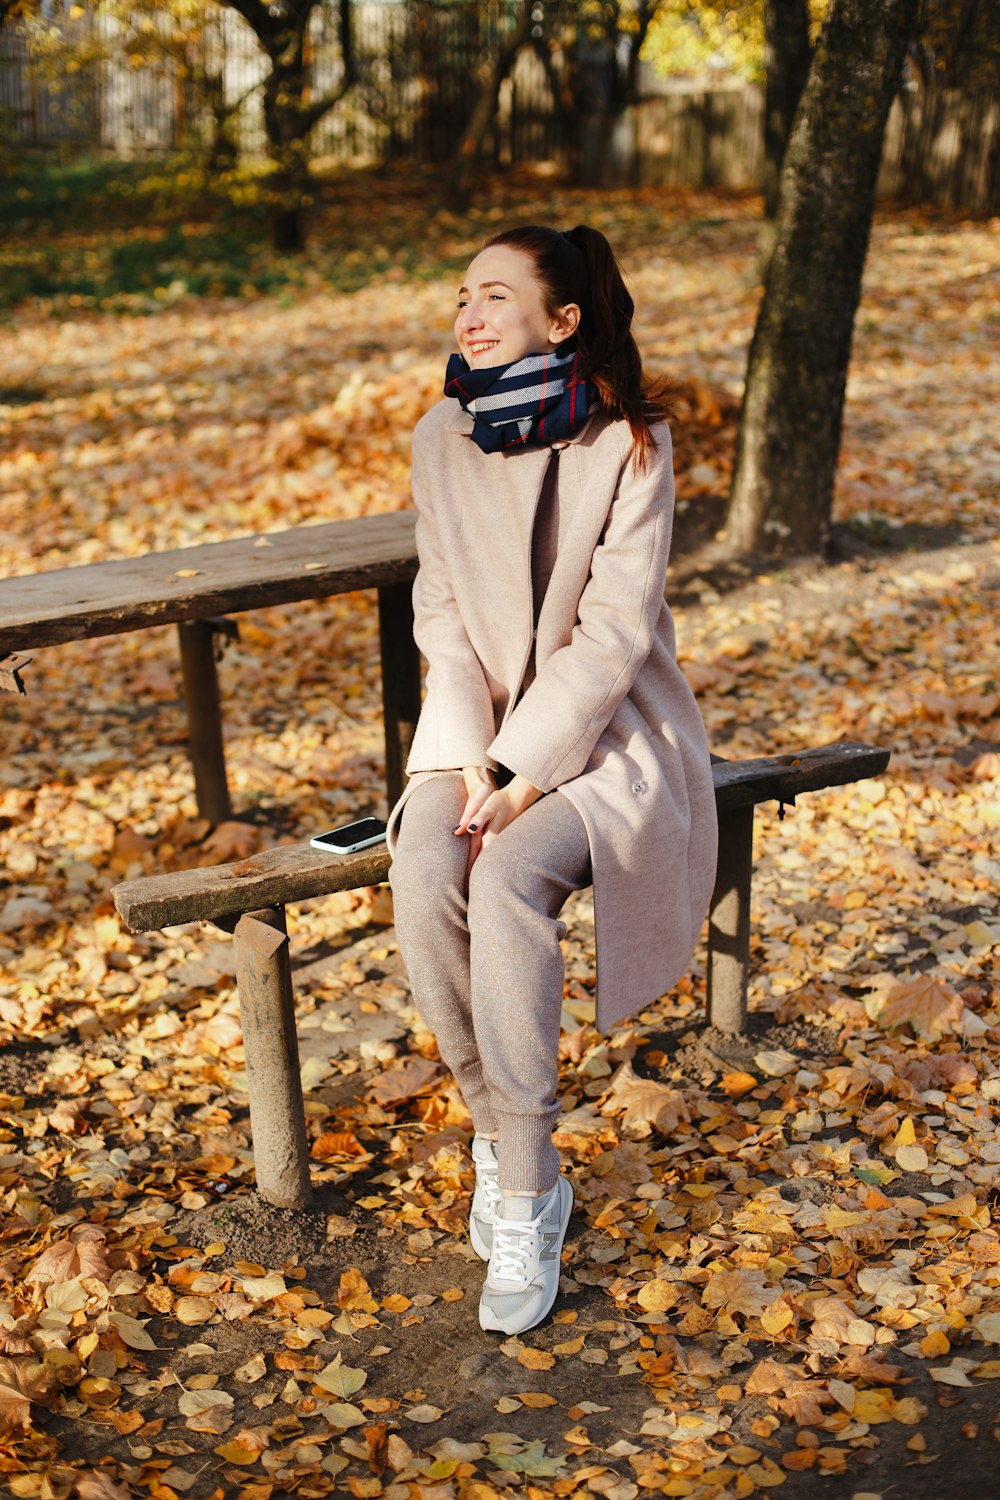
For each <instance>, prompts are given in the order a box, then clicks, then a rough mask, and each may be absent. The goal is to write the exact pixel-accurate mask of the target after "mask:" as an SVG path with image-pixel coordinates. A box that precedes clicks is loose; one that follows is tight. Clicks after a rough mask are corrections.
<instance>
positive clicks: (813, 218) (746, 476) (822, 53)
mask: <svg viewBox="0 0 1000 1500" xmlns="http://www.w3.org/2000/svg"><path fill="white" fill-rule="evenodd" d="M916 12H917V0H831V6H830V10H829V12H828V14H827V19H826V23H825V25H824V27H823V32H822V34H821V36H820V39H819V43H818V45H817V48H816V55H815V57H814V59H813V63H812V68H811V70H810V73H809V80H808V82H807V84H806V88H805V92H804V94H803V96H802V100H801V104H800V107H799V110H798V112H797V113H796V117H795V123H794V126H793V129H792V136H791V139H790V141H789V143H788V149H787V151H786V153H785V164H784V168H783V170H782V174H781V187H780V193H779V202H778V218H777V225H776V230H777V233H776V241H775V247H774V253H773V255H772V257H771V262H770V265H769V268H768V274H767V280H766V283H765V287H764V297H763V301H762V303H761V307H760V312H759V314H758V317H757V324H756V328H755V330H754V336H753V341H752V343H751V346H750V357H749V362H748V368H747V381H746V392H745V396H744V401H743V416H742V421H741V423H740V431H739V437H738V440H737V447H736V462H735V467H734V473H733V487H732V492H731V495H730V501H729V510H728V513H727V516H726V536H727V540H728V542H729V544H730V546H731V548H732V549H733V550H734V551H736V552H754V551H760V552H766V553H768V554H770V555H796V554H803V553H817V552H818V553H824V552H825V551H826V549H827V546H828V542H829V531H830V512H831V508H832V501H833V484H834V474H835V470H836V464H837V455H838V452H839V448H840V432H841V420H842V415H843V405H844V388H845V385H846V381H847V366H848V360H849V357H850V348H851V336H852V332H853V327H854V314H855V311H856V309H857V305H858V300H859V297H860V294H861V275H862V271H863V269H864V263H865V256H866V254H867V250H868V239H869V235H870V232H871V220H872V212H873V209H874V201H875V183H876V179H877V176H878V169H879V162H880V157H881V151H882V138H883V135H884V132H885V122H886V118H887V116H888V113H889V106H890V104H891V103H892V100H893V97H894V96H895V93H896V90H897V88H898V85H899V79H900V73H901V68H902V61H903V55H904V52H905V49H906V45H907V42H908V40H909V37H910V36H911V34H912V32H913V28H914V25H915V20H916Z"/></svg>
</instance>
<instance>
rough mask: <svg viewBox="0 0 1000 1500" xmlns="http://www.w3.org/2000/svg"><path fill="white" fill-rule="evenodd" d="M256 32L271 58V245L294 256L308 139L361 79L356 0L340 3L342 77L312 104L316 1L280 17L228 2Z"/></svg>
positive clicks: (237, 0) (306, 197) (300, 1)
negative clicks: (311, 35)
mask: <svg viewBox="0 0 1000 1500" xmlns="http://www.w3.org/2000/svg"><path fill="white" fill-rule="evenodd" d="M224 3H226V4H228V5H229V6H231V8H232V9H233V10H236V11H238V12H239V14H240V15H241V16H242V17H243V19H244V20H245V21H246V23H247V25H248V26H250V27H251V29H252V30H253V32H254V34H255V36H256V37H257V40H258V41H259V42H260V44H261V46H262V47H263V48H264V51H265V52H266V53H267V55H268V59H269V61H270V64H271V71H270V72H269V74H268V76H267V78H266V79H265V81H264V129H265V132H266V135H267V149H268V154H269V156H270V157H271V161H272V163H273V168H272V172H271V180H270V183H269V188H268V191H269V196H270V202H271V241H272V244H273V245H274V248H275V250H280V251H290V252H295V251H298V250H302V249H304V247H305V242H306V209H307V208H308V206H309V203H310V201H311V196H310V176H309V136H310V134H311V132H312V130H313V127H314V126H315V125H317V124H318V123H319V121H320V120H321V119H322V118H323V116H324V115H325V114H327V113H328V112H329V111H330V110H331V109H332V108H333V107H334V105H335V104H337V103H338V101H339V100H341V99H342V98H343V97H344V95H345V94H346V93H347V92H348V90H349V89H350V88H352V87H353V85H354V82H355V79H356V68H355V60H354V37H353V30H352V14H351V0H340V50H341V56H342V61H343V72H342V75H341V79H340V82H339V83H338V84H337V86H336V88H334V89H332V90H331V91H330V93H328V94H324V95H323V96H322V97H321V98H319V99H316V100H313V101H311V102H309V103H307V102H306V100H307V91H308V85H309V68H308V65H307V63H306V55H305V37H306V31H307V29H308V26H309V18H310V16H311V14H312V11H313V9H314V8H315V5H316V3H317V0H289V3H288V4H286V5H285V6H284V8H283V10H282V12H281V13H277V12H275V11H273V10H272V9H271V7H270V6H269V5H266V4H264V3H263V0H224Z"/></svg>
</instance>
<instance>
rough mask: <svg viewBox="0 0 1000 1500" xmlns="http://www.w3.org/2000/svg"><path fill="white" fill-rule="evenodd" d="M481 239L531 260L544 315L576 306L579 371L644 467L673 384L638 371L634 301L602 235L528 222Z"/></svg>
mask: <svg viewBox="0 0 1000 1500" xmlns="http://www.w3.org/2000/svg"><path fill="white" fill-rule="evenodd" d="M488 243H489V244H490V245H507V246H509V247H510V249H512V250H520V251H522V252H523V253H524V254H525V255H527V256H529V257H530V258H531V260H532V262H533V264H534V268H535V275H536V277H537V278H538V281H539V283H540V285H541V288H542V295H543V297H544V299H545V310H546V312H547V313H549V314H550V315H551V316H554V315H555V312H556V310H557V309H558V308H560V307H565V306H566V304H567V303H569V302H576V303H577V304H578V305H579V308H580V326H579V327H578V329H577V331H576V342H577V348H578V349H579V351H580V356H581V370H580V373H581V375H582V376H583V378H584V379H586V380H590V381H592V383H593V384H594V385H595V386H596V387H597V389H598V391H599V392H600V396H601V403H602V406H603V408H604V410H605V411H606V412H607V413H608V414H609V415H610V416H612V417H624V419H625V421H626V422H627V423H628V425H629V429H630V431H631V433H632V440H633V444H634V458H635V462H636V464H637V466H638V467H640V468H645V466H646V455H647V454H648V452H649V450H650V448H653V447H655V446H656V444H655V442H654V439H653V434H652V432H651V431H650V423H651V422H655V421H657V420H658V419H660V418H661V417H667V416H672V415H673V411H672V408H671V406H670V396H671V394H672V391H673V387H672V385H671V382H670V381H669V380H667V379H665V378H662V377H661V378H658V379H653V378H651V377H649V376H647V375H645V374H644V372H643V368H642V359H641V356H640V354H639V347H638V345H637V344H636V341H635V339H634V338H633V336H632V314H633V313H634V311H635V303H634V302H633V301H632V298H631V296H630V295H629V291H628V288H627V287H626V285H625V282H624V280H623V278H622V273H621V269H620V267H619V265H618V262H617V260H616V259H615V255H614V251H613V250H612V248H611V246H610V245H609V244H608V242H607V240H606V239H605V237H604V235H603V234H601V232H600V230H598V229H590V228H588V226H587V225H586V224H578V225H577V226H576V228H575V229H571V230H569V231H568V232H567V233H565V234H563V233H562V232H561V231H560V230H558V229H548V228H545V227H543V226H541V225H538V224H531V225H528V226H526V227H525V228H522V229H505V230H504V231H503V232H502V233H501V234H498V235H495V236H494V237H493V239H491V240H489V241H488Z"/></svg>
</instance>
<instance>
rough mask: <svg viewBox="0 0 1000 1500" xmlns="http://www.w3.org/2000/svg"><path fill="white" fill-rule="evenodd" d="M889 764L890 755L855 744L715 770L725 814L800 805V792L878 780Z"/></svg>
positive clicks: (718, 763) (720, 766)
mask: <svg viewBox="0 0 1000 1500" xmlns="http://www.w3.org/2000/svg"><path fill="white" fill-rule="evenodd" d="M888 764H889V752H888V750H880V749H879V748H878V747H877V746H876V745H860V744H854V743H852V742H850V741H846V740H845V741H844V742H843V743H842V744H834V745H820V746H818V747H817V748H816V749H815V750H803V751H801V752H800V753H799V754H798V755H767V756H762V757H761V758H760V759H759V760H737V761H729V760H722V761H716V762H715V764H714V765H713V767H712V775H713V777H714V780H715V802H716V806H717V807H718V809H719V811H720V812H724V811H725V812H728V811H729V810H730V809H732V808H736V807H753V806H755V805H756V804H757V803H758V802H771V801H775V802H794V801H795V798H796V797H797V795H798V794H799V792H816V791H820V790H821V789H822V788H823V787H829V786H846V785H847V784H848V783H849V782H852V781H863V780H864V779H865V778H866V777H868V776H878V775H879V773H880V772H882V771H884V770H885V768H886V766H887V765H888Z"/></svg>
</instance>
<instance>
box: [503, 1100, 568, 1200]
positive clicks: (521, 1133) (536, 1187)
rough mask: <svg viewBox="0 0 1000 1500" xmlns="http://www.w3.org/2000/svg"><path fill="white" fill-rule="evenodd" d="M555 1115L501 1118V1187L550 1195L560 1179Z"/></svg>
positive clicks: (505, 1189)
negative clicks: (553, 1133)
mask: <svg viewBox="0 0 1000 1500" xmlns="http://www.w3.org/2000/svg"><path fill="white" fill-rule="evenodd" d="M554 1123H555V1122H554V1117H553V1116H552V1115H510V1114H501V1115H500V1116H499V1124H500V1141H499V1145H498V1148H497V1157H498V1159H499V1165H500V1172H499V1178H498V1181H499V1185H500V1187H501V1189H502V1190H503V1191H504V1192H508V1193H547V1192H548V1191H549V1189H550V1188H552V1187H554V1186H555V1181H556V1178H557V1177H558V1176H559V1153H558V1151H557V1150H556V1148H555V1146H553V1144H552V1127H553V1125H554Z"/></svg>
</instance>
